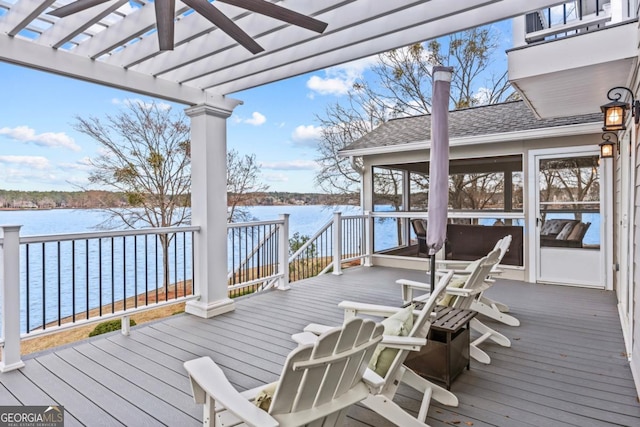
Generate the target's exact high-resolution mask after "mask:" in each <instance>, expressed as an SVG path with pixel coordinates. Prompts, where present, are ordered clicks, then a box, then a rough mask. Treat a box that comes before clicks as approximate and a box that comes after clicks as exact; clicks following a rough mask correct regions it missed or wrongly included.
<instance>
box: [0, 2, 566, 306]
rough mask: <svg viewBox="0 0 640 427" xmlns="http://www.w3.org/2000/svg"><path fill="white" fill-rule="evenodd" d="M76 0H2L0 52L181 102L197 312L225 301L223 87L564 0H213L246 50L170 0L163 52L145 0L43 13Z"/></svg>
mask: <svg viewBox="0 0 640 427" xmlns="http://www.w3.org/2000/svg"><path fill="white" fill-rule="evenodd" d="M74 1H76V0H0V61H5V62H9V63H13V64H18V65H23V66H26V67H30V68H34V69H39V70H43V71H48V72H52V73H55V74H59V75H64V76H68V77H72V78H76V79H80V80H85V81H90V82H94V83H98V84H101V85H106V86H110V87H114V88H119V89H123V90H127V91H131V92H136V93H140V94H144V95H149V96H152V97H156V98H162V99H166V100H170V101H174V102H178V103H181V104H185V105H188V108H187V110H186V112H187V114H188V115H189V116H190V118H191V143H192V145H191V147H192V148H191V152H192V166H191V169H192V174H193V179H192V195H193V196H192V222H193V224H194V225H198V226H200V227H201V229H200V233H199V238H198V239H196V244H195V253H196V257H195V263H194V280H195V281H196V283H198V284H200V286H199V293H200V299H199V300H198V301H192V302H190V303H189V305H188V307H187V311H188V312H190V313H192V314H196V315H199V316H203V317H210V316H213V315H216V314H220V313H224V312H226V311H229V310H232V309H233V302H232V301H231V300H230V299H229V298H228V296H227V289H226V275H227V265H226V259H227V257H226V251H227V249H226V236H227V228H226V221H225V218H226V119H227V118H228V117H229V116H230V115H231V113H232V111H233V109H234V108H235V107H236V106H237V105H238V104H239V103H240V102H241V101H238V100H235V99H232V98H229V97H227V95H228V94H231V93H234V92H238V91H241V90H245V89H248V88H252V87H256V86H260V85H264V84H267V83H270V82H274V81H277V80H281V79H286V78H289V77H292V76H295V75H299V74H303V73H306V72H310V71H314V70H318V69H322V68H325V67H329V66H333V65H337V64H341V63H345V62H348V61H351V60H354V59H358V58H363V57H367V56H370V55H374V54H377V53H380V52H383V51H386V50H389V49H393V48H397V47H402V46H406V45H408V44H411V43H415V42H420V41H424V40H428V39H433V38H436V37H439V36H442V35H445V34H450V33H454V32H457V31H461V30H464V29H467V28H472V27H477V26H480V25H483V24H486V23H490V22H495V21H500V20H504V19H507V18H511V17H514V16H520V15H523V14H525V13H527V12H529V11H534V10H539V9H543V8H545V7H549V6H552V5H555V4H560V3H563V2H562V1H557V0H528V1H526V2H525V1H513V0H456V1H452V0H387V1H381V0H322V1H320V0H281V1H275V0H274V1H272V3H275V4H278V5H281V6H283V7H284V8H286V9H289V10H293V11H295V12H298V13H301V14H303V15H307V16H311V17H313V18H315V19H317V20H319V21H322V22H325V23H327V24H328V26H327V28H326V30H325V31H324V32H323V33H322V34H318V33H316V32H313V31H310V30H308V29H305V28H301V27H297V26H295V25H290V24H288V23H286V22H283V21H281V20H279V19H274V18H272V17H267V16H263V15H261V14H258V13H254V12H249V11H247V10H245V9H243V8H242V7H238V6H237V5H239V4H242V2H239V1H232V0H228V1H225V2H222V1H214V6H215V8H217V9H218V10H219V12H221V13H222V14H224V15H225V16H227V17H228V18H230V19H231V20H232V21H233V22H234V23H235V24H237V26H238V27H240V28H241V29H242V30H243V31H244V32H246V33H247V34H248V35H249V36H250V37H251V38H252V39H254V40H255V41H256V42H257V43H259V44H260V45H261V46H262V47H263V48H264V51H262V52H260V53H258V54H255V55H254V54H252V53H251V52H250V51H248V50H247V49H245V48H244V47H243V46H242V45H240V44H239V43H238V42H237V41H236V40H234V39H233V38H231V37H229V35H227V34H226V33H225V32H223V31H222V30H220V29H219V28H218V27H216V26H215V25H213V24H212V23H211V22H210V21H209V20H207V19H205V18H204V17H203V16H202V15H201V14H200V13H197V12H194V11H193V10H192V9H191V8H190V7H189V6H187V4H185V3H183V2H182V1H180V0H176V1H175V21H174V26H175V33H174V38H173V40H174V49H173V50H171V51H160V50H159V48H158V37H157V31H156V13H155V5H154V2H153V1H147V0H131V1H128V0H109V1H103V2H100V1H93V3H95V4H96V5H95V6H93V7H89V8H87V9H85V10H83V11H80V12H78V13H74V14H72V15H69V16H67V17H64V18H56V17H54V16H52V15H51V14H49V12H51V11H53V10H55V9H57V8H59V7H62V6H65V5H67V4H69V3H73V2H74ZM80 1H83V2H91V1H92V0H80ZM156 1H157V2H159V1H160V0H156ZM263 1H267V0H263ZM164 3H167V4H170V3H171V2H164ZM188 3H192V2H191V1H190V2H188ZM5 102H7V101H5Z"/></svg>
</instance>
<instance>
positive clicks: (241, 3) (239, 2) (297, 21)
mask: <svg viewBox="0 0 640 427" xmlns="http://www.w3.org/2000/svg"><path fill="white" fill-rule="evenodd" d="M217 1H219V2H221V3H227V4H231V5H233V6H237V7H241V8H243V9H246V10H250V11H252V12H256V13H259V14H260V15H265V16H270V17H272V18H275V19H278V20H280V21H284V22H288V23H289V24H292V25H295V26H297V27H302V28H306V29H307V30H311V31H315V32H317V33H322V32H323V31H324V30H325V29H326V28H327V25H328V24H327V23H326V22H322V21H318V20H317V19H314V18H311V17H310V16H307V15H303V14H301V13H298V12H294V11H293V10H289V9H287V8H284V7H282V6H278V5H276V4H273V3H269V2H268V1H264V0H217Z"/></svg>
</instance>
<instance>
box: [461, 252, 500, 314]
mask: <svg viewBox="0 0 640 427" xmlns="http://www.w3.org/2000/svg"><path fill="white" fill-rule="evenodd" d="M499 260H500V249H494V250H492V251H491V252H489V254H488V255H487V256H485V257H483V258H480V259H479V260H478V261H477V262H476V263H474V269H473V270H472V271H471V273H470V274H469V276H468V277H467V278H465V283H464V285H463V286H462V288H463V289H467V290H472V291H473V295H470V296H469V297H465V296H456V297H455V298H454V299H453V301H452V302H451V303H450V304H449V305H450V306H451V307H453V308H460V309H464V310H468V309H469V308H470V307H471V303H472V302H473V300H474V299H475V298H476V296H477V295H478V294H479V293H481V292H482V291H484V289H485V288H487V287H488V285H487V284H486V283H485V279H486V278H487V276H489V274H490V273H491V270H492V269H493V268H494V267H495V266H496V264H497V263H498V261H499Z"/></svg>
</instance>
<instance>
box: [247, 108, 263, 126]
mask: <svg viewBox="0 0 640 427" xmlns="http://www.w3.org/2000/svg"><path fill="white" fill-rule="evenodd" d="M266 121H267V118H266V117H265V116H264V115H262V114H260V113H258V112H257V111H254V112H253V114H252V115H251V118H250V119H246V120H244V122H245V123H247V124H250V125H254V126H260V125H262V124H264V123H265V122H266Z"/></svg>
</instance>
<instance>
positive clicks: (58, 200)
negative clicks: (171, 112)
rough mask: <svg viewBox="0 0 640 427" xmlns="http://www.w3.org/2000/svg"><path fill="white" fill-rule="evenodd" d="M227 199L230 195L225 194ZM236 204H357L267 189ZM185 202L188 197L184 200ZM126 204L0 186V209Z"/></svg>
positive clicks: (351, 199)
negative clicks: (1, 187) (4, 188)
mask: <svg viewBox="0 0 640 427" xmlns="http://www.w3.org/2000/svg"><path fill="white" fill-rule="evenodd" d="M229 196H230V197H229V199H231V198H232V197H231V196H232V195H231V194H230V195H229ZM235 199H236V200H238V202H237V205H238V206H280V205H282V206H285V205H359V204H360V196H359V195H358V194H357V193H353V194H324V193H289V192H282V191H269V192H259V193H247V194H243V195H242V197H240V198H238V197H235ZM186 202H188V200H186ZM117 207H130V205H129V204H128V203H127V196H126V194H124V193H115V192H110V191H98V190H90V191H15V190H3V189H0V210H43V209H100V208H117Z"/></svg>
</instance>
